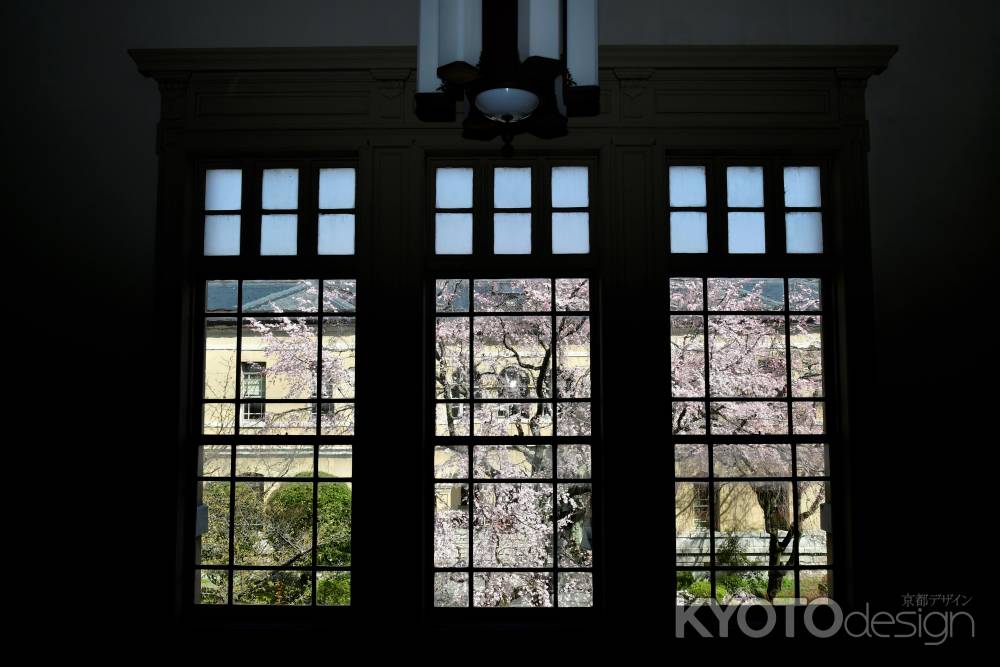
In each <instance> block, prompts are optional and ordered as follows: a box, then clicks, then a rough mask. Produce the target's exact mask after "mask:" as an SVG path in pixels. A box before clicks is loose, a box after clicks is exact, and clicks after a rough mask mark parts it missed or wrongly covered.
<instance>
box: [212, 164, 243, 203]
mask: <svg viewBox="0 0 1000 667" xmlns="http://www.w3.org/2000/svg"><path fill="white" fill-rule="evenodd" d="M242 189H243V171H242V170H240V169H208V170H206V171H205V210H206V211H238V210H239V209H240V208H241V204H240V199H241V195H242Z"/></svg>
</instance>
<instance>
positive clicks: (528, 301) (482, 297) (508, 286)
mask: <svg viewBox="0 0 1000 667" xmlns="http://www.w3.org/2000/svg"><path fill="white" fill-rule="evenodd" d="M475 298H476V303H475V306H476V312H518V311H520V312H534V311H544V310H551V309H552V281H550V280H549V279H547V278H512V279H508V280H477V281H476V283H475Z"/></svg>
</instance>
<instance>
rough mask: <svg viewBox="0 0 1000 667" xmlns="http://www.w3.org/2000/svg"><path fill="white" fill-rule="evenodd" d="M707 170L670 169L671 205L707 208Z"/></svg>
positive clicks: (699, 168) (689, 168) (692, 168)
mask: <svg viewBox="0 0 1000 667" xmlns="http://www.w3.org/2000/svg"><path fill="white" fill-rule="evenodd" d="M706 201H707V200H706V198H705V168H704V167H670V205H671V206H705V205H706Z"/></svg>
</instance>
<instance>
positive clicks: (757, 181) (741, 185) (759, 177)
mask: <svg viewBox="0 0 1000 667" xmlns="http://www.w3.org/2000/svg"><path fill="white" fill-rule="evenodd" d="M726 193H727V196H728V201H729V206H731V207H737V208H743V207H746V208H763V206H764V168H763V167H728V168H726Z"/></svg>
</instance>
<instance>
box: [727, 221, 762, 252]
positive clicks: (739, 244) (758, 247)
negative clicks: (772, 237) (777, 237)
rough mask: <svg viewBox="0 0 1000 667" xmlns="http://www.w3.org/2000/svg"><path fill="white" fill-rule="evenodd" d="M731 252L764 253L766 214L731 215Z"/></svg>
mask: <svg viewBox="0 0 1000 667" xmlns="http://www.w3.org/2000/svg"><path fill="white" fill-rule="evenodd" d="M729 252H732V253H758V252H764V214H763V213H730V214H729Z"/></svg>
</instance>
